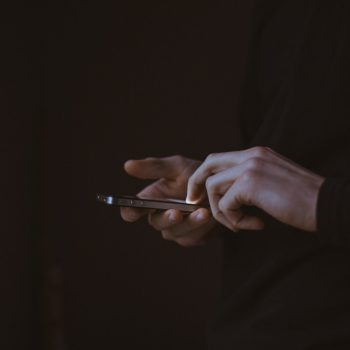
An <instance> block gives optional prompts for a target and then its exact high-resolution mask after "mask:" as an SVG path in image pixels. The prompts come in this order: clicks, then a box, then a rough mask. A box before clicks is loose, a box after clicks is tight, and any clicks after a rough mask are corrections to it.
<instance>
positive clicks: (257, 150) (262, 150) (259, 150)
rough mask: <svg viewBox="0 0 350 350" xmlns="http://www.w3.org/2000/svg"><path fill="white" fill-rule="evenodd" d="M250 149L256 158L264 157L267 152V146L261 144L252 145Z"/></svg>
mask: <svg viewBox="0 0 350 350" xmlns="http://www.w3.org/2000/svg"><path fill="white" fill-rule="evenodd" d="M251 150H252V154H253V155H254V156H255V157H258V158H265V157H266V156H267V154H268V153H269V151H268V149H267V147H263V146H256V147H253V148H252V149H251Z"/></svg>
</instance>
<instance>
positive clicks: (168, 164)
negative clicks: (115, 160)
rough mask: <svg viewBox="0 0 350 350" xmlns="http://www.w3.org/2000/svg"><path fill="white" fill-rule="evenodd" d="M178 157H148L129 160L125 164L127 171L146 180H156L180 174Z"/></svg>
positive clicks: (171, 177) (172, 177)
mask: <svg viewBox="0 0 350 350" xmlns="http://www.w3.org/2000/svg"><path fill="white" fill-rule="evenodd" d="M179 165H180V164H179V159H178V157H176V156H174V157H167V158H146V159H139V160H128V161H127V162H126V163H125V164H124V169H125V171H126V172H127V173H128V174H129V175H131V176H134V177H137V178H139V179H144V180H156V179H160V178H166V179H174V178H176V176H177V175H178V174H179V171H180V170H181V169H179V168H180V167H179Z"/></svg>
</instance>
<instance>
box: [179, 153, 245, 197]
mask: <svg viewBox="0 0 350 350" xmlns="http://www.w3.org/2000/svg"><path fill="white" fill-rule="evenodd" d="M247 155H248V150H245V151H237V152H226V153H218V154H210V155H209V156H208V157H207V158H206V160H205V161H204V162H203V163H202V165H201V166H200V167H199V168H198V169H197V170H196V171H195V172H194V173H193V175H192V176H191V177H190V179H189V181H188V185H187V198H186V202H188V203H198V201H199V200H200V198H201V197H202V192H203V190H204V186H205V182H206V180H207V178H208V177H209V176H211V175H214V174H216V173H218V172H220V171H222V170H224V169H227V168H228V167H232V166H234V165H237V164H240V163H241V162H243V161H244V160H246V159H247Z"/></svg>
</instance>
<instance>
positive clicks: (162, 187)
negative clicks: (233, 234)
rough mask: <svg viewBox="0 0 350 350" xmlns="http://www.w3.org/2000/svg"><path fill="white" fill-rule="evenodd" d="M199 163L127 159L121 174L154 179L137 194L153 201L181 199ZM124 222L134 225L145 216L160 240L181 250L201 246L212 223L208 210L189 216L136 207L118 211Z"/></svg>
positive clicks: (156, 159)
mask: <svg viewBox="0 0 350 350" xmlns="http://www.w3.org/2000/svg"><path fill="white" fill-rule="evenodd" d="M200 164H201V162H199V161H197V160H193V159H189V158H185V157H181V156H172V157H167V158H146V159H142V160H129V161H127V162H126V163H125V165H124V168H125V171H126V172H127V173H128V174H129V175H131V176H134V177H137V178H139V179H148V180H149V179H151V180H156V181H155V182H154V183H152V184H151V185H149V186H147V187H146V188H144V189H143V190H142V191H141V192H140V193H138V195H140V196H146V197H155V198H176V199H184V198H185V197H186V192H187V183H188V179H189V178H190V176H191V175H192V174H193V173H194V172H195V170H196V169H197V168H198V167H199V166H200ZM121 216H122V218H123V219H124V220H125V221H128V222H135V221H137V220H139V219H141V218H142V217H144V216H148V222H149V224H150V225H151V226H152V227H153V228H155V229H156V230H157V231H160V232H161V234H162V236H163V238H164V239H166V240H171V241H174V242H176V243H178V244H180V245H181V246H184V247H192V246H197V245H201V244H203V243H204V241H205V238H206V237H207V235H208V233H209V231H211V229H212V228H213V227H214V226H215V221H214V219H213V217H212V215H211V213H210V211H209V210H208V209H205V208H200V209H197V210H196V211H194V212H193V213H191V214H189V215H184V214H183V213H181V212H180V211H178V210H175V209H170V210H167V211H156V210H147V209H137V208H121Z"/></svg>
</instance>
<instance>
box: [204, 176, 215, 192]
mask: <svg viewBox="0 0 350 350" xmlns="http://www.w3.org/2000/svg"><path fill="white" fill-rule="evenodd" d="M205 187H206V188H207V189H212V188H213V177H212V176H209V177H208V178H207V179H206V180H205Z"/></svg>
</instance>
